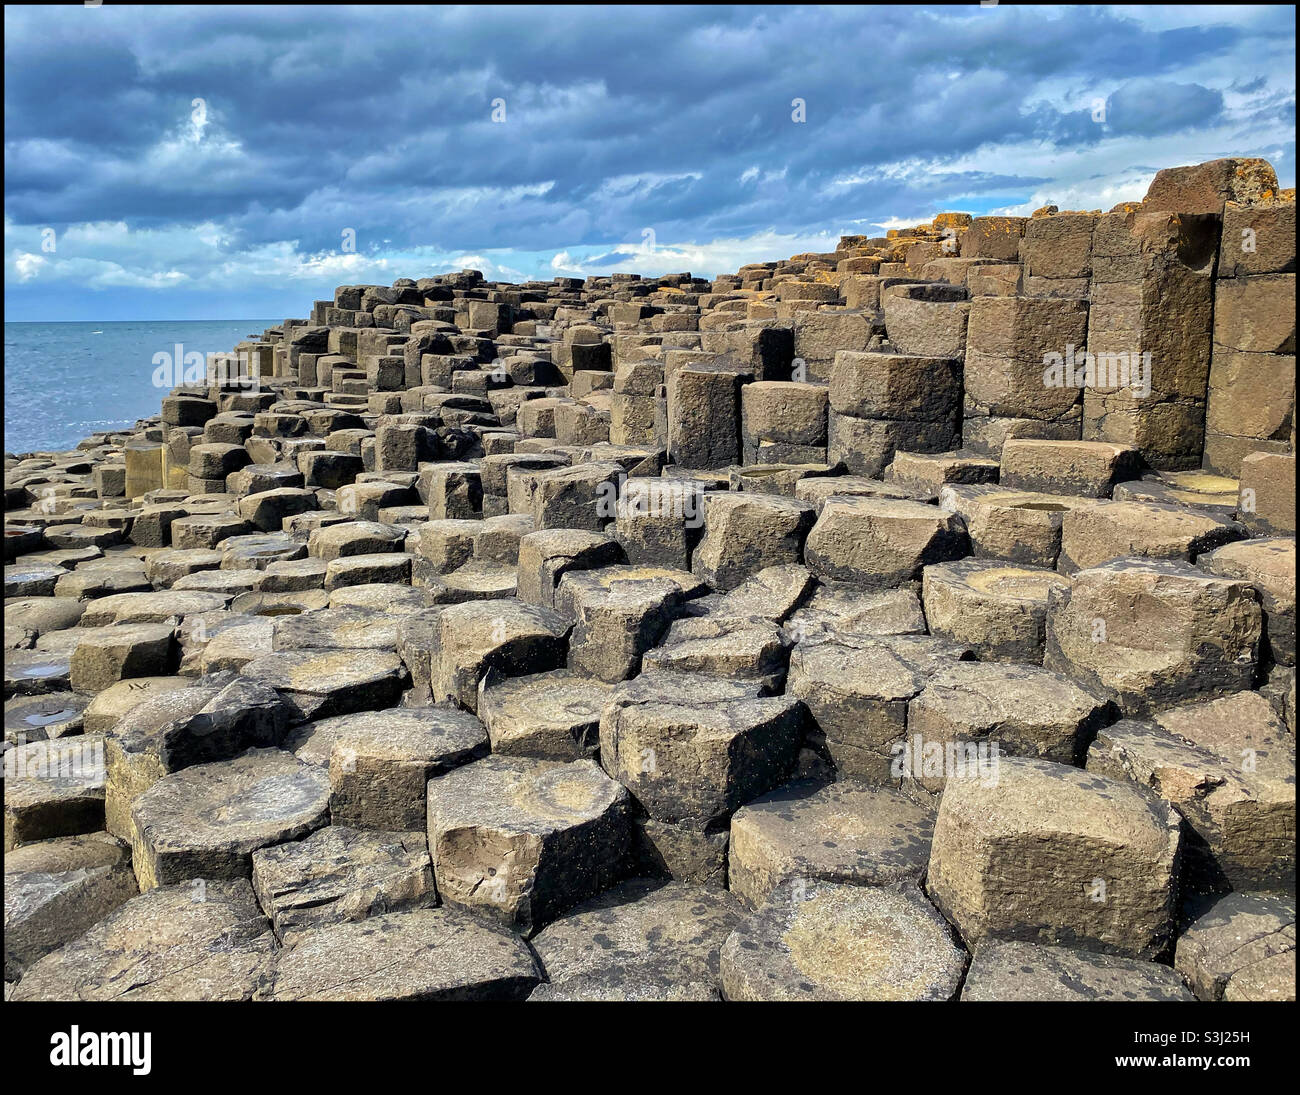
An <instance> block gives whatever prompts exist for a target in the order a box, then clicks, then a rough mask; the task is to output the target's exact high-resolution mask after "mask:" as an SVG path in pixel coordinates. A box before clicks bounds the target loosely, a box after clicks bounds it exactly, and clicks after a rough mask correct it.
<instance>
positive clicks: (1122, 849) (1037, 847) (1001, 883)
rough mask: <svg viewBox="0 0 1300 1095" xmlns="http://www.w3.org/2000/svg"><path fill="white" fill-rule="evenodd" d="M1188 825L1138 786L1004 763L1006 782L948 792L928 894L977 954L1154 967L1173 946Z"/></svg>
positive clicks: (1001, 775) (959, 783)
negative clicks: (1079, 957) (1030, 952)
mask: <svg viewBox="0 0 1300 1095" xmlns="http://www.w3.org/2000/svg"><path fill="white" fill-rule="evenodd" d="M1180 824H1181V823H1180V821H1179V818H1178V815H1177V814H1176V813H1175V812H1174V810H1173V809H1172V808H1171V807H1169V805H1168V804H1167V803H1164V802H1161V801H1160V800H1159V799H1157V798H1156V797H1155V796H1154V795H1152V794H1151V793H1150V792H1147V791H1144V790H1142V789H1140V788H1137V787H1135V786H1133V785H1132V784H1131V783H1128V782H1125V781H1120V780H1114V779H1108V778H1107V777H1105V776H1101V775H1096V774H1093V773H1091V772H1081V771H1080V770H1079V769H1077V768H1072V767H1070V766H1068V765H1064V764H1055V763H1053V762H1051V761H1043V760H1030V759H1027V758H1019V757H1016V758H1005V759H1003V760H1002V761H1001V762H1000V764H999V766H998V777H997V779H996V780H993V781H982V780H973V779H953V780H949V781H948V783H947V786H946V787H945V789H944V794H943V800H942V802H941V803H940V805H939V816H938V819H937V820H936V822H935V827H934V842H933V845H932V849H931V855H930V870H929V877H928V879H927V883H926V885H927V887H928V889H929V891H930V895H931V897H932V898H933V899H934V901H935V903H936V904H937V905H938V906H939V908H940V909H941V910H943V912H944V915H946V916H947V917H948V919H949V920H951V921H952V922H953V923H954V924H955V925H956V926H957V929H958V931H960V932H961V935H962V938H963V939H965V940H966V942H967V943H968V944H972V945H973V944H976V943H978V942H979V941H981V940H982V939H985V938H987V937H994V938H998V939H1019V940H1024V941H1027V942H1035V943H1050V944H1061V945H1067V946H1077V947H1082V948H1084V949H1088V950H1097V951H1104V952H1106V953H1111V954H1123V955H1129V956H1132V957H1138V958H1154V957H1156V956H1158V955H1161V954H1163V953H1164V952H1165V951H1166V950H1167V948H1168V947H1169V945H1170V944H1171V942H1172V941H1173V928H1174V924H1173V917H1174V909H1175V906H1174V901H1175V890H1176V871H1177V865H1178V856H1179V851H1180V848H1179V845H1180V834H1179V828H1180ZM1044 833H1049V834H1051V839H1048V840H1044V839H1043V834H1044Z"/></svg>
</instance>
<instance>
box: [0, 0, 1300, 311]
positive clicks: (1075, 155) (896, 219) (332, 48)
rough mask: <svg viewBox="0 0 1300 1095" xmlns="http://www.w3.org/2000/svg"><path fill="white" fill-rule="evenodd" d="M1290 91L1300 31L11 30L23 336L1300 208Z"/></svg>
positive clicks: (519, 16)
mask: <svg viewBox="0 0 1300 1095" xmlns="http://www.w3.org/2000/svg"><path fill="white" fill-rule="evenodd" d="M1294 72H1295V14H1294V10H1293V9H1292V8H1290V7H1233V6H1225V7H1191V6H1177V7H1172V6H1171V7H1134V8H1124V7H1098V6H1091V5H1090V6H1079V7H1041V8H1037V7H1023V8H1022V7H1016V6H1013V5H1005V4H1000V5H992V6H989V7H982V6H979V5H977V4H970V5H963V6H952V7H934V8H924V7H921V8H918V7H878V8H876V7H862V6H845V7H835V8H802V7H772V8H764V7H754V6H746V7H737V8H728V7H716V8H715V7H666V8H654V7H641V8H635V7H633V8H610V7H581V8H560V7H545V8H540V7H517V8H516V7H502V8H483V7H476V8H429V7H410V8H400V7H399V8H376V7H367V8H343V7H324V6H319V5H304V6H301V7H277V6H267V7H261V8H219V7H210V8H205V7H201V6H190V7H174V8H171V7H148V8H144V7H135V8H124V7H117V6H115V5H112V4H106V5H104V6H102V7H97V8H95V7H91V8H86V7H81V6H67V5H65V6H62V7H57V8H53V7H24V8H6V10H5V298H6V315H7V318H9V319H11V320H41V321H48V320H58V319H80V320H113V319H200V318H210V319H216V318H236V317H258V318H261V317H284V316H302V315H305V314H306V313H307V311H308V310H309V308H310V304H311V301H312V300H315V299H318V298H323V297H327V296H329V295H330V294H331V293H332V290H333V287H334V286H335V285H339V284H347V283H390V282H392V281H393V280H394V279H396V278H399V277H424V276H428V275H431V274H435V273H440V272H444V271H447V270H456V269H461V268H464V267H467V266H472V267H476V268H478V269H481V270H483V271H484V273H485V274H486V276H487V277H489V278H495V279H501V280H511V281H522V280H530V279H545V280H549V279H550V278H552V277H555V276H557V275H567V276H583V275H586V274H592V273H609V272H612V271H615V270H631V271H636V272H639V273H645V274H660V273H670V272H678V271H683V270H690V271H691V272H693V273H695V274H697V275H702V276H712V275H715V274H718V273H724V272H728V271H734V270H735V269H736V268H737V267H738V266H740V265H741V264H743V263H746V262H753V261H758V260H762V259H771V258H782V257H786V256H788V255H791V254H794V253H797V252H800V251H808V250H829V249H832V248H833V247H834V243H835V240H836V239H837V238H838V236H839V235H841V234H843V233H856V232H863V233H867V234H872V235H874V234H879V233H880V232H881V230H882V228H886V227H892V226H896V225H903V224H913V223H916V222H918V221H920V220H925V219H929V218H930V217H932V216H933V215H934V214H935V213H936V212H940V211H943V210H962V211H967V212H972V213H985V212H990V211H1010V212H1016V213H1027V212H1029V211H1031V210H1033V209H1035V208H1036V207H1038V206H1039V205H1042V204H1044V203H1045V202H1048V201H1052V202H1055V203H1056V204H1057V205H1059V206H1060V207H1061V208H1062V209H1067V208H1069V209H1092V208H1102V209H1106V208H1109V207H1110V206H1112V205H1114V204H1115V203H1116V202H1119V201H1124V200H1128V199H1134V198H1140V197H1141V196H1142V194H1143V192H1144V191H1145V189H1146V186H1147V184H1148V183H1149V181H1150V179H1151V176H1152V175H1153V174H1154V172H1155V171H1156V169H1157V168H1160V167H1165V166H1171V165H1175V164H1181V163H1195V162H1199V161H1201V160H1206V159H1213V158H1216V157H1219V156H1229V155H1242V156H1263V157H1266V158H1267V159H1269V160H1270V161H1271V162H1272V163H1273V165H1274V167H1275V168H1276V169H1277V172H1278V175H1279V178H1280V180H1281V182H1282V185H1283V186H1293V185H1294V184H1295V76H1294ZM795 100H802V102H803V113H804V116H805V118H806V120H804V121H802V122H797V121H795V120H793V114H794V113H795V110H796V107H795V105H794V101H795ZM494 113H495V116H496V118H497V119H499V120H494ZM349 230H350V232H349ZM349 243H351V244H352V247H351V248H349V246H348V245H349Z"/></svg>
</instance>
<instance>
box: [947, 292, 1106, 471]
mask: <svg viewBox="0 0 1300 1095" xmlns="http://www.w3.org/2000/svg"><path fill="white" fill-rule="evenodd" d="M970 308H971V312H970V321H969V323H968V324H967V333H966V364H965V372H964V381H965V392H964V406H963V412H962V415H963V416H962V445H963V447H965V448H968V449H970V450H972V451H973V452H978V453H983V454H985V455H988V456H999V457H1000V456H1001V455H1002V446H1003V443H1004V442H1005V441H1006V440H1007V439H1008V438H1013V437H1015V438H1034V439H1038V440H1048V441H1077V440H1079V438H1080V436H1081V430H1082V426H1083V415H1082V407H1081V402H1080V396H1081V394H1082V393H1081V392H1080V391H1079V389H1078V388H1077V387H1075V386H1074V385H1073V384H1069V383H1066V381H1067V380H1068V377H1067V376H1065V375H1064V367H1065V361H1066V359H1067V358H1068V357H1069V356H1070V355H1071V354H1074V353H1076V352H1077V353H1078V354H1079V355H1080V356H1081V355H1082V354H1083V352H1084V344H1085V342H1086V341H1087V337H1088V303H1087V301H1083V300H1070V299H1033V298H1030V297H999V296H984V297H976V298H975V299H974V300H972V301H971V305H970ZM1052 355H1055V357H1053V356H1052ZM1049 359H1050V360H1052V361H1059V362H1060V365H1061V375H1060V376H1059V377H1056V376H1050V375H1049V374H1048V372H1047V370H1048V368H1049ZM1056 380H1059V383H1057V382H1054V381H1056Z"/></svg>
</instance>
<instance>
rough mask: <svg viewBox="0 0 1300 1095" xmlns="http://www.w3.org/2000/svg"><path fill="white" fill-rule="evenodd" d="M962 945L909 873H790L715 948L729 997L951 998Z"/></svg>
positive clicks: (960, 968)
mask: <svg viewBox="0 0 1300 1095" xmlns="http://www.w3.org/2000/svg"><path fill="white" fill-rule="evenodd" d="M965 969H966V953H965V951H963V950H962V949H961V948H960V947H959V946H957V944H956V943H955V942H954V941H953V938H952V931H951V929H950V928H949V927H948V925H947V924H945V923H944V920H943V917H941V916H940V915H939V914H938V913H937V912H935V910H934V908H933V907H932V906H931V905H930V903H929V902H928V901H926V899H925V897H924V896H923V895H922V894H921V892H920V891H919V890H918V889H917V888H916V885H915V883H910V882H908V883H897V884H893V885H887V886H852V885H844V884H842V883H835V882H808V881H806V880H804V879H794V880H792V881H790V882H786V883H784V884H782V885H781V886H778V887H777V888H776V889H775V890H774V891H773V892H772V895H771V897H770V898H769V899H768V901H767V903H766V904H765V905H764V906H763V907H762V908H760V909H759V910H758V912H756V913H754V914H753V915H752V916H751V917H749V918H748V919H747V920H746V921H745V922H744V923H743V924H741V926H740V927H739V928H738V929H736V931H735V932H733V933H732V935H731V937H730V938H729V939H728V940H727V942H726V945H725V946H724V947H723V948H722V990H723V995H724V997H725V998H726V999H728V1000H951V999H952V998H953V996H955V995H956V993H957V990H958V988H959V987H960V985H961V979H962V973H963V972H964V971H965Z"/></svg>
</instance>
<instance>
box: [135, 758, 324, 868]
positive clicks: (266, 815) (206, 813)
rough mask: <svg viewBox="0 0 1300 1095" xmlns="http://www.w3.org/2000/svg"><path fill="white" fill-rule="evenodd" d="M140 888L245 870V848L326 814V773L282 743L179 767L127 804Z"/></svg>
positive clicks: (300, 831)
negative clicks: (176, 770)
mask: <svg viewBox="0 0 1300 1095" xmlns="http://www.w3.org/2000/svg"><path fill="white" fill-rule="evenodd" d="M131 819H132V822H133V824H134V834H133V837H132V841H131V851H132V860H133V865H134V867H135V873H136V877H137V878H138V879H139V881H140V888H141V890H148V889H153V888H154V887H157V886H166V885H171V884H173V883H177V882H183V881H185V880H187V879H191V878H211V879H236V878H248V877H250V876H251V874H252V870H253V864H252V853H253V852H254V851H256V850H257V849H258V848H263V847H265V846H266V845H268V844H279V843H281V842H282V841H285V840H294V839H296V838H297V837H300V836H305V835H306V834H307V833H309V832H311V831H312V830H314V829H319V828H320V827H321V826H323V825H325V824H326V823H327V821H328V819H329V779H328V776H327V775H326V774H325V773H324V772H322V771H321V770H320V769H319V768H316V767H314V766H312V765H309V764H304V763H303V762H302V761H300V760H299V759H298V758H297V757H295V756H293V754H291V753H286V752H284V751H283V750H281V749H250V750H249V751H248V752H246V753H244V754H243V755H242V756H240V757H236V758H235V759H234V760H224V761H217V762H215V763H213V764H200V765H197V766H195V767H193V768H186V769H184V770H182V771H180V772H175V773H173V774H171V775H169V776H165V777H164V778H163V779H161V780H159V781H158V782H157V783H155V784H154V785H153V786H152V787H150V788H149V790H147V791H146V792H145V793H144V794H142V795H141V796H140V797H139V798H138V799H136V800H135V804H134V805H133V806H132V807H131Z"/></svg>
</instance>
